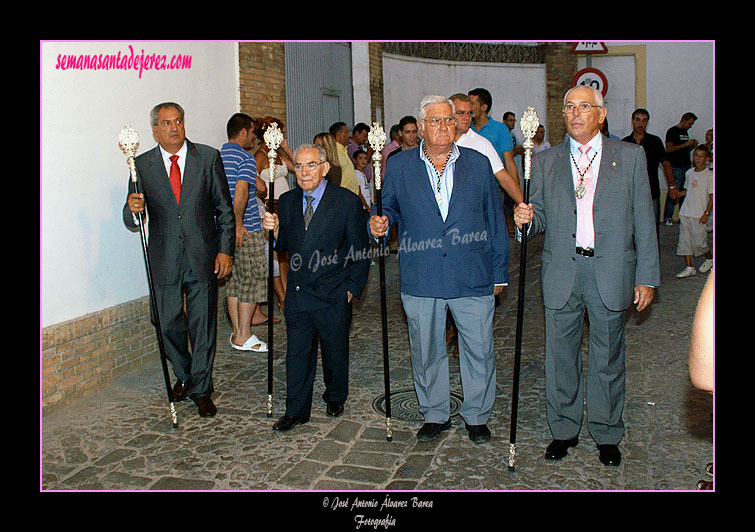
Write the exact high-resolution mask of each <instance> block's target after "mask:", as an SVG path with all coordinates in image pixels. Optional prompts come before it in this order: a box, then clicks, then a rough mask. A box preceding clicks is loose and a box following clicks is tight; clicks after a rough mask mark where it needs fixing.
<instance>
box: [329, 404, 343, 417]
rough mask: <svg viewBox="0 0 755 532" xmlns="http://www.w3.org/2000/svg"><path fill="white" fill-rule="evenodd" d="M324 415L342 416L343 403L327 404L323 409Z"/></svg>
mask: <svg viewBox="0 0 755 532" xmlns="http://www.w3.org/2000/svg"><path fill="white" fill-rule="evenodd" d="M325 413H326V414H327V415H328V417H338V416H340V415H341V414H343V403H328V406H327V407H326V408H325Z"/></svg>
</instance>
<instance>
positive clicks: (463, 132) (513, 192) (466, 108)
mask: <svg viewBox="0 0 755 532" xmlns="http://www.w3.org/2000/svg"><path fill="white" fill-rule="evenodd" d="M449 100H451V101H452V102H453V104H454V111H455V112H456V140H455V141H454V142H456V144H457V146H464V147H465V148H472V149H473V150H476V151H478V152H480V153H482V154H483V155H485V156H486V157H487V158H488V159H489V160H490V166H491V167H492V168H493V174H494V175H495V178H496V180H497V181H498V183H499V184H500V185H501V187H502V188H503V189H504V190H505V191H506V193H507V194H508V195H509V196H511V198H512V199H513V200H514V201H515V202H516V203H515V204H517V205H518V204H519V203H520V202H522V201H524V195H523V194H522V189H521V188H520V187H519V183H517V181H516V180H515V179H514V178H513V177H511V174H509V173H508V172H507V171H506V168H504V166H503V163H502V162H501V157H500V156H499V155H498V153H497V152H496V151H495V148H494V147H493V145H492V144H491V143H490V141H489V140H488V139H486V138H485V137H483V136H482V135H480V134H479V133H477V132H476V131H475V130H474V128H472V119H473V118H474V116H473V114H472V103H471V101H470V99H469V96H467V95H466V94H462V93H458V94H454V95H453V96H451V97H450V98H449Z"/></svg>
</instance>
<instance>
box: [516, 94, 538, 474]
mask: <svg viewBox="0 0 755 532" xmlns="http://www.w3.org/2000/svg"><path fill="white" fill-rule="evenodd" d="M538 125H540V122H539V120H538V118H537V113H535V110H534V108H532V107H527V111H526V112H525V113H524V115H523V116H522V120H521V122H520V127H521V128H522V132H523V133H524V137H525V141H524V144H523V145H522V146H523V147H524V203H526V204H528V203H529V201H530V173H531V166H532V165H531V163H532V148H533V147H534V142H533V141H532V138H533V137H534V136H535V133H536V132H537V126H538ZM528 229H529V223H525V224H524V225H523V226H522V234H523V235H527V230H528ZM519 249H520V252H521V255H520V259H519V297H518V301H517V310H516V343H515V347H514V379H513V380H514V388H513V392H512V396H511V432H510V435H509V471H514V456H515V455H516V421H517V410H518V406H519V368H520V366H521V358H522V326H523V323H524V274H525V272H526V271H527V238H526V236H524V237H522V243H521V247H520V248H519Z"/></svg>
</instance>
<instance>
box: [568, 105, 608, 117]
mask: <svg viewBox="0 0 755 532" xmlns="http://www.w3.org/2000/svg"><path fill="white" fill-rule="evenodd" d="M593 107H597V108H599V107H603V106H602V105H592V104H591V103H580V104H578V105H576V104H573V103H567V104H566V105H564V114H566V113H573V112H574V110H575V109H579V112H580V113H589V112H590V111H592V108H593Z"/></svg>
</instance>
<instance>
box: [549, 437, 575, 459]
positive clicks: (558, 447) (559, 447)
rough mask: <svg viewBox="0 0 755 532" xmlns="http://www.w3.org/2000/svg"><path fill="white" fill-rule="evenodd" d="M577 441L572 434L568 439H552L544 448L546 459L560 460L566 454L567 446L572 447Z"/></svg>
mask: <svg viewBox="0 0 755 532" xmlns="http://www.w3.org/2000/svg"><path fill="white" fill-rule="evenodd" d="M578 442H579V438H578V437H577V436H574V437H573V438H571V439H568V440H553V441H552V442H551V443H550V445H549V446H548V448H547V449H546V450H545V459H546V460H561V459H562V458H563V457H564V456H566V451H567V450H568V449H569V447H574V446H575V445H577V443H578Z"/></svg>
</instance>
